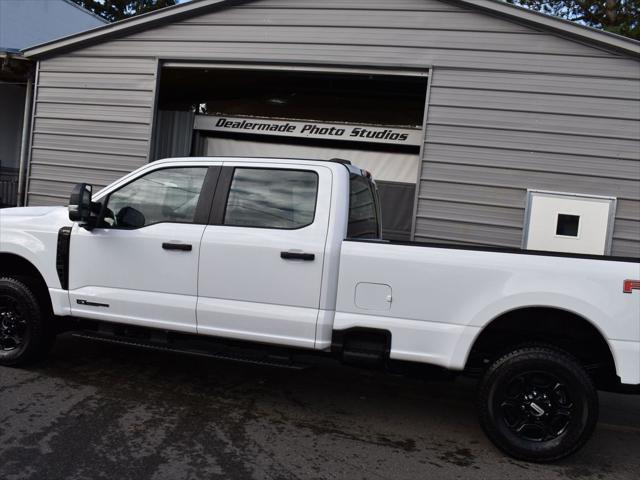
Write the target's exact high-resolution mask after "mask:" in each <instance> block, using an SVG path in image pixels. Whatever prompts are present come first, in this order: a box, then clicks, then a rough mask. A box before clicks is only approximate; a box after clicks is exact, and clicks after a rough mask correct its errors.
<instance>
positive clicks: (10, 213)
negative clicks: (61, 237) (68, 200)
mask: <svg viewBox="0 0 640 480" xmlns="http://www.w3.org/2000/svg"><path fill="white" fill-rule="evenodd" d="M69 225H72V222H71V220H69V213H68V212H67V207H18V208H3V209H1V210H0V231H1V232H2V237H3V239H6V237H7V234H8V232H9V230H14V231H25V232H34V231H41V232H42V231H55V232H57V231H58V230H59V229H60V228H62V227H65V226H69Z"/></svg>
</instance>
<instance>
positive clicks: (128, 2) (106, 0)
mask: <svg viewBox="0 0 640 480" xmlns="http://www.w3.org/2000/svg"><path fill="white" fill-rule="evenodd" d="M73 1H74V2H75V3H77V4H78V5H80V6H81V7H83V8H86V9H87V10H89V11H91V12H93V13H95V14H97V15H100V16H101V17H102V18H105V19H107V20H109V21H110V22H116V21H118V20H123V19H125V18H129V17H133V16H134V15H140V14H141V13H148V12H152V11H154V10H157V9H159V8H164V7H169V6H171V5H175V4H176V3H177V2H176V0H73Z"/></svg>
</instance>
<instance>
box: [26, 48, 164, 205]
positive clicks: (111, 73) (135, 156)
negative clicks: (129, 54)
mask: <svg viewBox="0 0 640 480" xmlns="http://www.w3.org/2000/svg"><path fill="white" fill-rule="evenodd" d="M156 65H157V63H156V60H155V59H149V58H136V59H126V58H125V59H115V58H100V57H93V58H87V57H83V56H79V55H65V56H61V57H56V58H52V59H50V60H45V61H41V62H40V65H39V68H40V71H39V75H38V85H37V98H36V105H35V118H34V124H33V139H32V146H31V167H30V175H29V184H28V192H27V194H28V203H29V204H30V205H51V204H61V203H64V202H65V201H66V199H67V198H68V196H69V192H70V190H71V188H72V187H73V185H74V184H75V183H78V182H82V181H89V182H91V183H93V184H94V186H95V187H96V188H100V187H103V186H106V185H108V184H109V183H111V182H113V181H114V180H116V179H118V178H119V177H121V176H122V175H124V174H125V173H128V172H130V171H131V170H133V169H135V168H138V167H139V166H141V165H143V164H144V163H146V161H147V157H148V153H149V144H150V142H149V138H150V135H151V119H152V116H153V115H152V105H153V99H154V92H155V83H156V78H155V77H156Z"/></svg>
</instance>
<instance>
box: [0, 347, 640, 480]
mask: <svg viewBox="0 0 640 480" xmlns="http://www.w3.org/2000/svg"><path fill="white" fill-rule="evenodd" d="M473 398H474V384H473V383H472V382H469V381H458V382H455V383H424V382H421V381H416V380H410V379H405V378H397V377H389V376H384V375H381V374H378V373H372V372H362V371H358V370H353V369H349V368H342V367H335V366H330V365H329V366H320V367H316V368H314V369H312V370H306V371H288V370H276V369H271V368H266V367H256V366H250V365H239V364H233V363H224V362H220V361H214V360H207V359H202V358H194V357H188V356H178V355H171V354H162V353H155V352H145V351H138V350H132V349H126V348H123V347H117V346H111V345H101V344H95V343H90V342H87V341H81V340H76V339H73V338H68V337H64V338H62V339H61V340H60V341H59V342H58V344H57V345H56V348H55V349H54V351H53V353H52V355H51V357H50V359H49V360H48V362H47V363H44V364H41V365H36V366H33V367H30V368H28V369H9V368H2V367H0V479H5V480H13V479H37V480H49V479H65V480H71V479H101V478H104V479H136V480H143V479H171V480H180V479H217V478H220V479H243V480H244V479H316V478H317V479H348V480H358V479H393V480H400V479H454V478H456V479H457V478H473V479H474V480H479V479H485V478H486V479H499V478H505V479H514V478H518V479H535V480H541V479H544V480H547V479H556V478H558V479H559V478H569V479H607V480H610V479H623V478H625V479H626V478H628V479H632V478H633V479H635V478H638V475H639V474H640V473H639V472H640V397H636V396H624V395H613V394H602V395H601V400H602V413H601V420H600V424H599V425H598V428H597V431H596V434H595V436H594V438H593V439H592V440H591V442H590V443H589V444H588V445H587V447H586V448H585V449H583V450H582V451H581V452H580V453H579V454H577V455H575V456H574V457H572V458H570V459H568V460H565V461H563V462H561V463H559V464H555V465H551V466H542V465H532V464H527V463H523V462H518V461H514V460H511V459H509V458H507V457H505V456H503V455H502V454H501V453H500V452H498V451H497V450H496V449H495V448H494V447H493V446H492V445H491V444H490V443H489V442H488V441H487V440H486V439H485V437H484V435H483V434H482V432H481V430H480V428H479V427H478V423H477V421H476V418H475V413H474V411H473Z"/></svg>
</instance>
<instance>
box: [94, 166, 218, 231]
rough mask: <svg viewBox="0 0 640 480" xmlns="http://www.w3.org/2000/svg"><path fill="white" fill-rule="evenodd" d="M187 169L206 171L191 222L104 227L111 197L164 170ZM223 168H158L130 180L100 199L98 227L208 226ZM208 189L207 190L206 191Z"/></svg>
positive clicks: (135, 228) (124, 228) (130, 228)
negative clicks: (212, 203)
mask: <svg viewBox="0 0 640 480" xmlns="http://www.w3.org/2000/svg"><path fill="white" fill-rule="evenodd" d="M185 168H201V169H203V170H205V177H204V180H203V181H202V188H201V189H200V194H199V196H198V203H197V204H196V209H195V212H194V215H193V220H192V221H190V222H178V221H174V222H170V221H168V220H163V221H160V222H153V223H149V224H146V225H144V226H142V227H117V226H116V227H113V226H108V225H107V226H105V225H103V222H104V217H105V214H106V212H107V206H108V205H109V200H110V199H111V195H113V194H114V193H117V192H119V191H120V190H121V189H123V188H124V187H126V186H128V185H130V184H132V183H133V182H135V181H138V180H140V179H141V178H144V177H146V176H147V175H151V174H153V173H156V172H160V171H162V170H177V169H185ZM221 168H222V167H221V166H219V165H184V166H182V165H180V166H177V165H167V166H166V167H161V168H156V169H153V170H150V171H147V172H144V173H142V175H138V176H136V177H135V178H132V179H130V180H129V181H127V182H126V183H123V184H122V185H118V187H117V188H116V189H114V190H112V191H110V192H109V193H107V194H106V195H105V196H103V197H101V198H100V203H101V204H102V205H101V207H100V213H99V214H98V218H97V219H96V227H95V228H99V229H103V230H125V231H126V230H131V231H133V230H141V229H143V228H147V227H150V226H152V225H160V224H162V223H170V224H175V225H206V224H207V217H208V214H209V211H210V208H211V202H212V200H213V196H214V194H215V188H216V185H217V182H218V178H219V176H220V170H221ZM205 189H206V190H205Z"/></svg>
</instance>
